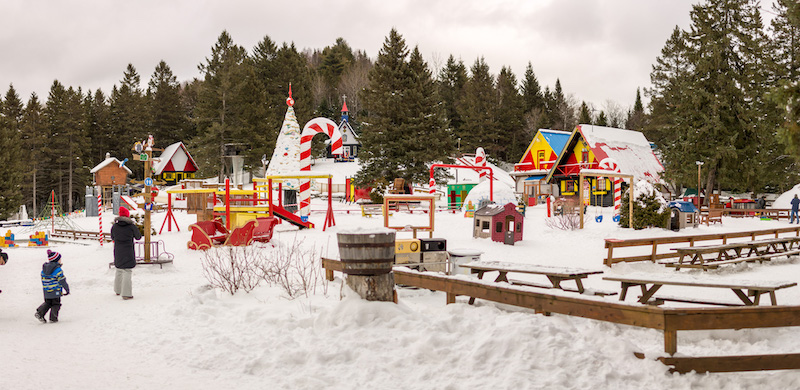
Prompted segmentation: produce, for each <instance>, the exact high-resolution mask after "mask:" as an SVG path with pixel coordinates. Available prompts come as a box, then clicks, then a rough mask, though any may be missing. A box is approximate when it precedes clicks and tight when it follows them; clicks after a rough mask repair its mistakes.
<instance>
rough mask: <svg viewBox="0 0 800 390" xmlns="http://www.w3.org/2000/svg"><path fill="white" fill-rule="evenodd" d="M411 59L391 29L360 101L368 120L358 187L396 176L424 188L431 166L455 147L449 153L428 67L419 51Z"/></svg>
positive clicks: (403, 42)
mask: <svg viewBox="0 0 800 390" xmlns="http://www.w3.org/2000/svg"><path fill="white" fill-rule="evenodd" d="M408 56H409V51H408V48H407V47H406V43H405V40H404V39H403V37H402V36H401V35H400V34H399V33H398V32H397V30H395V29H392V30H391V31H390V32H389V36H388V37H386V39H385V40H384V43H383V47H382V48H381V50H380V52H379V53H378V58H377V60H376V61H375V65H374V66H373V67H372V69H371V70H370V72H369V85H368V86H367V88H366V89H364V91H363V95H362V96H361V100H362V102H363V104H364V107H365V109H366V113H367V116H366V118H365V120H364V121H363V124H362V132H361V143H362V147H361V149H360V150H359V160H361V170H360V171H359V173H358V175H357V181H358V182H360V183H363V184H369V185H372V186H374V187H380V186H382V185H385V184H386V183H387V182H388V181H389V180H392V179H394V178H397V177H402V178H406V180H409V181H412V182H418V183H419V182H423V183H424V182H425V181H426V178H427V175H426V172H427V163H429V162H431V161H434V159H437V160H438V159H441V158H442V156H443V155H445V154H444V153H447V151H448V150H450V148H452V146H450V148H447V143H448V142H449V143H450V144H451V145H452V141H451V140H447V139H446V135H445V130H444V129H446V122H445V120H444V119H443V118H442V117H441V114H440V113H439V112H438V111H437V110H439V109H440V108H439V106H438V105H437V104H435V102H436V101H437V100H436V99H437V98H436V93H435V88H434V84H433V80H432V79H431V76H430V72H429V70H428V67H427V65H426V64H425V63H424V61H422V57H421V56H420V55H419V52H418V50H415V51H414V52H413V53H412V56H411V57H412V59H410V60H407V57H408ZM431 132H432V133H431ZM431 134H432V135H431ZM427 144H429V145H427ZM429 146H430V147H429ZM438 148H444V149H438ZM416 149H420V150H419V152H417V151H416Z"/></svg>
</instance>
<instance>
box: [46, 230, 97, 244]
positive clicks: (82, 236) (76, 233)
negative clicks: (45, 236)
mask: <svg viewBox="0 0 800 390" xmlns="http://www.w3.org/2000/svg"><path fill="white" fill-rule="evenodd" d="M50 237H57V238H70V239H73V240H98V241H99V240H100V233H99V232H90V231H84V230H67V229H55V230H54V231H53V233H52V234H50ZM103 240H104V241H105V242H111V234H110V233H104V234H103Z"/></svg>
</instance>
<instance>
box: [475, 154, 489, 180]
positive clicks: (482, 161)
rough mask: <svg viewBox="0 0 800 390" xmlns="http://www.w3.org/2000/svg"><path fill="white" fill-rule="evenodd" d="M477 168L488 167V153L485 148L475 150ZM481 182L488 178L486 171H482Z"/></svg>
mask: <svg viewBox="0 0 800 390" xmlns="http://www.w3.org/2000/svg"><path fill="white" fill-rule="evenodd" d="M475 166H477V167H485V166H486V152H485V151H484V150H483V148H480V147H479V148H478V149H477V150H475ZM478 178H479V180H478V181H479V182H481V181H483V179H484V178H486V170H483V169H481V170H480V176H479V177H478Z"/></svg>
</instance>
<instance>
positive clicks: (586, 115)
mask: <svg viewBox="0 0 800 390" xmlns="http://www.w3.org/2000/svg"><path fill="white" fill-rule="evenodd" d="M578 123H585V124H591V123H592V113H591V112H589V106H588V105H587V104H586V102H581V109H580V113H579V114H578Z"/></svg>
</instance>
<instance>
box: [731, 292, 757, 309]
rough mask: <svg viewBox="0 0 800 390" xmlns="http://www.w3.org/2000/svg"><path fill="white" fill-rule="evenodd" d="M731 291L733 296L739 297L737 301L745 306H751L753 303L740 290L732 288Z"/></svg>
mask: <svg viewBox="0 0 800 390" xmlns="http://www.w3.org/2000/svg"><path fill="white" fill-rule="evenodd" d="M731 290H733V292H734V294H736V296H737V297H739V299H741V300H742V302H744V304H745V305H747V306H753V301H751V300H750V298H748V297H747V295H746V294H745V293H743V292H742V290H741V289H738V288H733V289H731Z"/></svg>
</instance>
